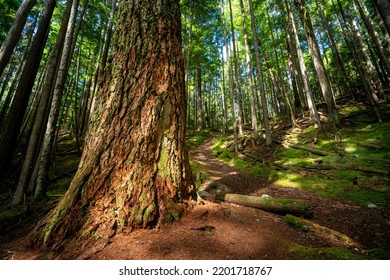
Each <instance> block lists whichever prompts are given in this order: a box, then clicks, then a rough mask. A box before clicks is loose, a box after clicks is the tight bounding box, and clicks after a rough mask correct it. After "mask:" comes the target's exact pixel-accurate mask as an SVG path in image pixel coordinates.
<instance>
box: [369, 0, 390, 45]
mask: <svg viewBox="0 0 390 280" xmlns="http://www.w3.org/2000/svg"><path fill="white" fill-rule="evenodd" d="M370 2H371V5H372V7H373V8H374V11H375V16H376V18H377V20H378V22H379V26H380V28H381V31H382V34H383V37H385V41H386V44H385V45H386V47H387V50H388V52H389V53H390V30H389V31H388V30H387V28H386V26H385V22H384V21H383V19H382V16H381V14H380V12H379V10H378V7H377V6H376V5H375V3H374V0H370Z"/></svg>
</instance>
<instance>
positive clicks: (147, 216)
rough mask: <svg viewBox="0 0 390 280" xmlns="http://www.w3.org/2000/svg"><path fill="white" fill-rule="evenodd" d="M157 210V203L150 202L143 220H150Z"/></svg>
mask: <svg viewBox="0 0 390 280" xmlns="http://www.w3.org/2000/svg"><path fill="white" fill-rule="evenodd" d="M155 210H156V205H155V204H154V203H152V204H150V205H149V206H148V207H147V208H146V209H145V212H144V216H143V220H144V221H149V219H150V216H151V214H153V213H154V211H155Z"/></svg>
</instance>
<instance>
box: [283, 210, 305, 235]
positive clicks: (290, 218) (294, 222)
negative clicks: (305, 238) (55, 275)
mask: <svg viewBox="0 0 390 280" xmlns="http://www.w3.org/2000/svg"><path fill="white" fill-rule="evenodd" d="M284 220H285V221H286V223H287V224H288V225H290V226H292V227H293V228H295V229H297V230H299V231H302V232H308V231H309V227H308V226H307V225H305V223H304V222H302V221H301V220H300V219H299V218H298V217H295V216H294V215H291V214H287V215H286V216H285V217H284Z"/></svg>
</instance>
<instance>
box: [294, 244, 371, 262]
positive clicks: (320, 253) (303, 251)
mask: <svg viewBox="0 0 390 280" xmlns="http://www.w3.org/2000/svg"><path fill="white" fill-rule="evenodd" d="M289 253H290V254H291V256H293V257H294V258H297V259H301V260H364V259H367V258H366V257H365V256H362V255H359V254H357V253H355V252H354V251H352V250H350V249H347V248H342V247H325V248H312V247H305V246H302V245H299V244H293V245H292V246H291V248H290V250H289Z"/></svg>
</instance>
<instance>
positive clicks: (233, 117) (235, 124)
mask: <svg viewBox="0 0 390 280" xmlns="http://www.w3.org/2000/svg"><path fill="white" fill-rule="evenodd" d="M221 7H222V21H223V22H222V25H223V37H224V41H225V50H226V61H227V63H228V78H229V94H230V107H231V111H232V122H233V137H234V138H233V139H234V155H235V156H237V155H238V144H237V121H236V106H235V103H234V89H233V73H232V64H231V62H230V51H229V42H228V37H227V31H226V25H225V21H224V19H225V11H224V8H223V1H222V2H221Z"/></svg>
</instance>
